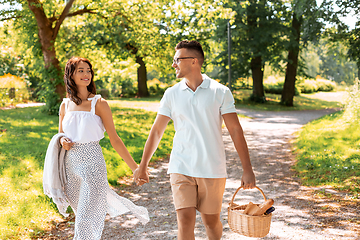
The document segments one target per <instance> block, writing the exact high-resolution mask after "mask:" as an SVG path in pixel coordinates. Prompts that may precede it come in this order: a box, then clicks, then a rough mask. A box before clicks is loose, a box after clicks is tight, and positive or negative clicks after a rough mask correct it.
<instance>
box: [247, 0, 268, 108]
mask: <svg viewBox="0 0 360 240" xmlns="http://www.w3.org/2000/svg"><path fill="white" fill-rule="evenodd" d="M249 2H250V5H249V6H248V8H247V22H248V27H249V28H248V30H247V34H248V37H249V41H255V39H254V33H253V31H254V30H255V29H256V28H259V23H258V16H257V7H256V6H257V4H258V3H257V1H255V0H250V1H249ZM251 54H252V57H251V62H250V68H251V74H252V78H253V92H252V95H251V97H250V100H251V101H254V102H260V103H264V102H265V94H264V86H263V77H264V71H263V64H262V56H261V55H259V56H256V55H258V51H257V50H254V51H253V52H252V53H251Z"/></svg>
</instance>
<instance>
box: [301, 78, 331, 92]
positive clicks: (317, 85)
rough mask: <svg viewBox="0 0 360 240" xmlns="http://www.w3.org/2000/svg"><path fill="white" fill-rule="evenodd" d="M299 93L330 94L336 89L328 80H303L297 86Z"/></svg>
mask: <svg viewBox="0 0 360 240" xmlns="http://www.w3.org/2000/svg"><path fill="white" fill-rule="evenodd" d="M297 86H298V88H299V90H300V92H301V93H314V92H318V91H323V92H330V91H333V90H334V89H335V87H336V84H335V83H334V82H332V81H330V80H325V79H317V80H310V79H304V80H302V81H300V82H299V83H298V84H297Z"/></svg>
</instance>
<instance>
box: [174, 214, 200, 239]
mask: <svg viewBox="0 0 360 240" xmlns="http://www.w3.org/2000/svg"><path fill="white" fill-rule="evenodd" d="M176 215H177V222H178V240H195V235H194V229H195V221H196V209H195V208H194V207H189V208H181V209H178V210H176Z"/></svg>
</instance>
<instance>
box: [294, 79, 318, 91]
mask: <svg viewBox="0 0 360 240" xmlns="http://www.w3.org/2000/svg"><path fill="white" fill-rule="evenodd" d="M298 87H299V88H300V91H301V93H314V92H316V91H317V85H316V81H315V80H309V79H306V80H305V81H304V82H301V83H299V84H298Z"/></svg>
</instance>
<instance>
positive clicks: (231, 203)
mask: <svg viewBox="0 0 360 240" xmlns="http://www.w3.org/2000/svg"><path fill="white" fill-rule="evenodd" d="M242 188H244V187H243V186H240V187H239V188H238V189H237V190H236V192H235V193H234V196H233V197H232V199H231V202H230V203H229V205H230V206H232V205H233V203H234V199H235V196H236V194H237V193H238V192H239V190H240V189H242ZM255 188H256V189H257V190H259V191H260V192H261V194H262V195H263V197H264V199H265V201H266V196H265V194H264V192H263V191H262V190H261V189H260V188H259V187H257V186H255Z"/></svg>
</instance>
